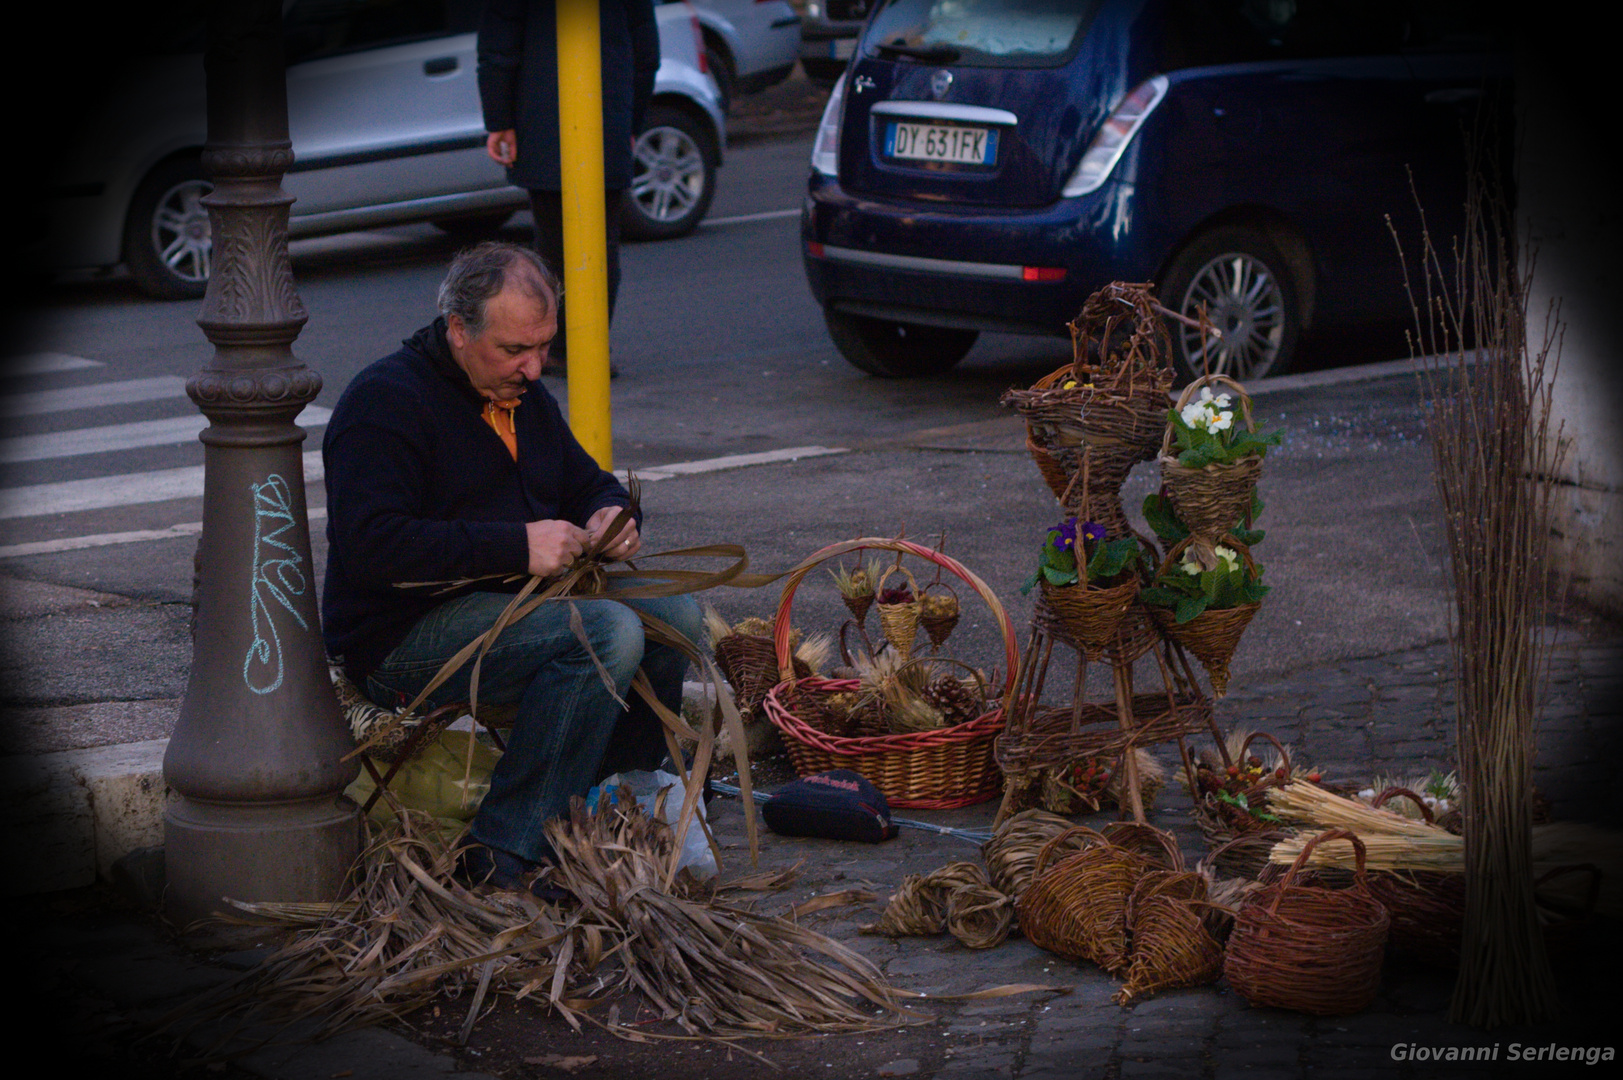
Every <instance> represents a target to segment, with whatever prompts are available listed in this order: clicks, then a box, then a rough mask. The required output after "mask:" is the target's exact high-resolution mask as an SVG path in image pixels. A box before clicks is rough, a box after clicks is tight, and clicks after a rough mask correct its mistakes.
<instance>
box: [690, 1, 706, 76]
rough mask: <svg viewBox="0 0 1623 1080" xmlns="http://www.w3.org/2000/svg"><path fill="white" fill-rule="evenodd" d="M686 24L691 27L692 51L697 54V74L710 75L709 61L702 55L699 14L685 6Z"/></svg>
mask: <svg viewBox="0 0 1623 1080" xmlns="http://www.w3.org/2000/svg"><path fill="white" fill-rule="evenodd" d="M686 6H687V9H688V24H689V25H690V26H692V27H693V51H694V52H695V53H698V54H699V74H700V75H708V74H710V61H709V59H708V58H706V56H705V54H704V27H702V26H700V25H699V13H698V12H697V11H694V10H693V5H692V4H687V5H686Z"/></svg>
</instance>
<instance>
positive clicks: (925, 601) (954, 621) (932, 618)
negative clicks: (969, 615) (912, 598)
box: [919, 581, 963, 652]
mask: <svg viewBox="0 0 1623 1080" xmlns="http://www.w3.org/2000/svg"><path fill="white" fill-rule="evenodd" d="M936 589H940V590H944V591H942V592H935V591H932V590H936ZM962 616H963V608H962V605H960V604H959V602H958V590H956V589H954V588H953V587H952V586H951V585H949V584H947V583H946V582H945V581H932V582H931V583H930V584H928V585H926V586H925V587H924V592H923V594H922V595H921V596H920V597H919V624H920V625H922V626H923V627H924V633H925V636H926V637H928V638H929V639H930V649H931V651H932V652H934V651H936V650H938V649H940V648H941V646H942V645H944V644H946V641H947V638H948V637H950V636H951V635H952V631H953V628H954V627H956V626H957V625H958V620H959V619H960V618H962Z"/></svg>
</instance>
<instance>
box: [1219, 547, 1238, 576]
mask: <svg viewBox="0 0 1623 1080" xmlns="http://www.w3.org/2000/svg"><path fill="white" fill-rule="evenodd" d="M1216 550H1217V557H1218V558H1219V559H1222V560H1223V569H1224V570H1238V569H1239V568H1240V554H1239V552H1237V551H1235V550H1234V549H1233V548H1227V547H1224V546H1223V545H1221V544H1219V545H1218V546H1217V549H1216Z"/></svg>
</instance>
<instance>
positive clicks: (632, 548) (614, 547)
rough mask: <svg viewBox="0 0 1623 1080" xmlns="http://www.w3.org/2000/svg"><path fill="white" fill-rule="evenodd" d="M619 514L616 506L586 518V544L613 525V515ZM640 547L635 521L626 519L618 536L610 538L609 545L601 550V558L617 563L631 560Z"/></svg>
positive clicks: (640, 542)
mask: <svg viewBox="0 0 1623 1080" xmlns="http://www.w3.org/2000/svg"><path fill="white" fill-rule="evenodd" d="M619 512H620V508H619V507H618V506H605V507H603V509H601V510H599V511H597V513H595V514H593V515H592V516H591V517H590V518H588V519H587V520H586V534H587V537H588V542H592V541H595V540H596V539H597V537H598V535H599V534H600V533H602V532H603V531H604V530H605V529H607V528H608V527H609V526H610V525H612V524H614V518H615V515H617V514H618V513H619ZM641 547H642V537H641V536H639V535H638V534H637V519H636V518H627V519H626V523H625V527H624V528H622V529H621V530H620V535H618V536H616V537H614V538H612V539H611V541H610V542H609V545H608V546H607V547H605V548H604V549H603V557H604V558H605V559H609V560H611V561H615V562H618V561H621V560H623V559H629V558H631V557H632V556H633V555H635V554H636V553H637V550H638V549H639V548H641Z"/></svg>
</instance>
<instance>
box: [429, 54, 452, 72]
mask: <svg viewBox="0 0 1623 1080" xmlns="http://www.w3.org/2000/svg"><path fill="white" fill-rule="evenodd" d="M455 70H456V57H454V56H438V57H435V58H434V59H432V60H424V61H423V74H424V75H449V74H450V73H451V72H453V71H455Z"/></svg>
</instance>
